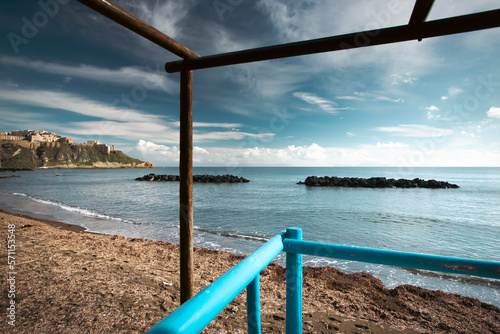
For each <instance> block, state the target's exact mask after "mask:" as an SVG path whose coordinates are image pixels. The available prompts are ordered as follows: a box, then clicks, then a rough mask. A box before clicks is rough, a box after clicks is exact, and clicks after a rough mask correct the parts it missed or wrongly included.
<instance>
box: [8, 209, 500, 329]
mask: <svg viewBox="0 0 500 334" xmlns="http://www.w3.org/2000/svg"><path fill="white" fill-rule="evenodd" d="M0 222H1V233H2V234H1V235H2V237H1V242H0V248H1V249H2V252H1V253H0V254H1V261H0V268H1V269H0V272H1V275H2V292H1V293H2V297H1V298H0V300H1V307H2V310H3V311H2V320H1V321H2V325H1V327H2V329H3V331H4V332H5V333H33V332H36V333H143V332H144V331H146V330H148V329H149V328H150V327H152V326H153V325H154V324H155V323H157V322H158V321H159V320H161V319H162V318H163V317H165V316H166V315H168V314H169V313H170V312H172V311H173V310H174V309H175V308H177V307H178V306H179V275H178V269H179V256H178V246H177V245H174V244H169V243H165V242H161V241H154V240H146V239H137V238H125V237H123V236H118V235H102V234H93V233H86V232H84V229H83V228H81V227H78V226H73V225H67V224H63V223H58V222H50V221H42V220H38V219H31V218H28V217H22V216H18V215H11V214H8V213H5V212H0ZM13 226H14V228H12V227H13ZM12 234H13V235H15V243H13V242H10V243H9V242H8V241H9V240H11V239H13V238H14V237H10V235H12ZM12 244H15V251H14V252H12V251H11V252H10V255H11V256H15V263H10V265H11V266H12V267H10V266H9V263H8V262H9V258H8V256H7V255H8V251H7V250H8V245H12ZM11 250H12V249H11ZM242 258H243V257H241V256H235V255H234V254H231V253H228V252H222V251H214V250H209V249H204V248H200V249H196V250H195V268H196V271H195V274H194V275H195V281H196V291H200V290H201V289H203V288H204V287H206V286H207V285H209V284H210V283H211V282H213V281H214V280H216V279H217V278H218V277H220V276H221V275H222V274H224V273H225V272H226V271H227V270H229V269H230V268H231V267H232V266H234V265H235V264H236V263H238V262H239V261H241V259H242ZM11 259H12V257H11ZM13 272H15V274H13ZM284 275H285V271H284V268H282V267H280V266H278V265H277V264H275V263H272V264H271V265H269V266H268V267H267V268H266V269H265V270H264V271H263V272H262V274H261V305H262V329H263V332H265V333H282V332H284V330H285V321H284V319H285V279H284V277H285V276H284ZM12 277H14V279H12ZM8 278H11V280H9V281H7V279H8ZM7 282H9V284H7ZM12 292H14V294H15V297H14V298H11V297H12V295H11V294H12ZM9 296H10V297H9ZM12 301H14V302H15V311H14V312H15V320H14V321H13V320H12V317H10V318H9V314H10V315H11V316H12V314H13V312H12V307H11V303H12ZM245 301H246V295H245V293H242V294H240V295H239V296H238V297H237V298H236V299H235V300H234V301H233V302H232V303H231V304H230V305H229V306H228V307H227V308H226V309H225V310H224V311H223V312H222V313H221V314H220V315H219V316H218V317H217V318H216V319H215V320H214V321H213V322H212V323H211V324H210V325H209V326H208V327H207V329H206V330H205V331H204V333H243V332H246V306H245ZM303 304H304V308H303V314H304V332H305V333H500V309H499V308H498V307H495V306H492V305H489V304H485V303H482V302H480V301H478V300H476V299H473V298H468V297H461V296H459V295H455V294H449V293H444V292H440V291H430V290H425V289H422V288H418V287H414V286H409V285H402V286H399V287H397V288H395V289H386V288H384V287H383V285H382V283H381V282H380V280H378V279H376V278H374V277H373V276H371V275H369V274H366V273H356V274H351V275H346V274H343V273H342V272H340V271H338V270H336V269H334V268H330V267H322V268H304V300H303ZM9 307H10V308H11V311H9V310H7V308H9ZM9 322H10V324H9ZM12 324H14V325H15V326H12Z"/></svg>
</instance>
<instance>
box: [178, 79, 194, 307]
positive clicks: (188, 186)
mask: <svg viewBox="0 0 500 334" xmlns="http://www.w3.org/2000/svg"><path fill="white" fill-rule="evenodd" d="M180 99H181V101H180V102H181V111H180V113H181V114H180V145H179V146H180V160H179V174H180V190H179V199H180V203H179V204H180V205H179V208H180V212H179V216H180V261H181V263H180V280H181V304H182V303H184V302H186V301H187V300H189V299H190V298H191V297H192V296H193V71H184V72H181V97H180Z"/></svg>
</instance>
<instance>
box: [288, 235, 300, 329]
mask: <svg viewBox="0 0 500 334" xmlns="http://www.w3.org/2000/svg"><path fill="white" fill-rule="evenodd" d="M288 239H293V240H295V241H301V240H302V229H301V228H299V227H291V228H288V229H287V230H286V234H285V240H288ZM285 325H286V333H287V334H301V333H302V254H300V253H292V252H288V253H286V321H285Z"/></svg>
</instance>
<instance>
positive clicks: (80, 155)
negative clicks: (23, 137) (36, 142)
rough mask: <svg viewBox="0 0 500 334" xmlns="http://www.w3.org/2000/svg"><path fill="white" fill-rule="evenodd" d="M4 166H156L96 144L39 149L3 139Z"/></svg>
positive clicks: (0, 153)
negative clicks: (95, 146) (105, 150)
mask: <svg viewBox="0 0 500 334" xmlns="http://www.w3.org/2000/svg"><path fill="white" fill-rule="evenodd" d="M0 164H1V165H0V167H3V168H44V167H45V168H153V167H154V166H153V164H151V163H150V162H144V161H141V160H139V159H134V158H132V157H129V156H128V155H126V154H125V153H123V152H121V151H113V152H111V153H110V154H109V155H105V154H102V153H101V152H99V151H97V150H96V149H95V148H94V147H93V146H88V145H81V144H68V143H57V144H45V145H43V144H42V145H40V146H39V147H37V148H33V147H31V148H30V147H26V145H19V144H16V143H15V142H9V141H3V142H0Z"/></svg>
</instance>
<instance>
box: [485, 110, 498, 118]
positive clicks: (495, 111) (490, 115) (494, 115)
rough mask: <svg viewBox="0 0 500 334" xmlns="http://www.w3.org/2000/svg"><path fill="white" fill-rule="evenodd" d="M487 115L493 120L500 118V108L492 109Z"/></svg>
mask: <svg viewBox="0 0 500 334" xmlns="http://www.w3.org/2000/svg"><path fill="white" fill-rule="evenodd" d="M486 114H487V115H488V117H491V118H500V108H497V107H491V108H490V110H488V111H487V112H486Z"/></svg>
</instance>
